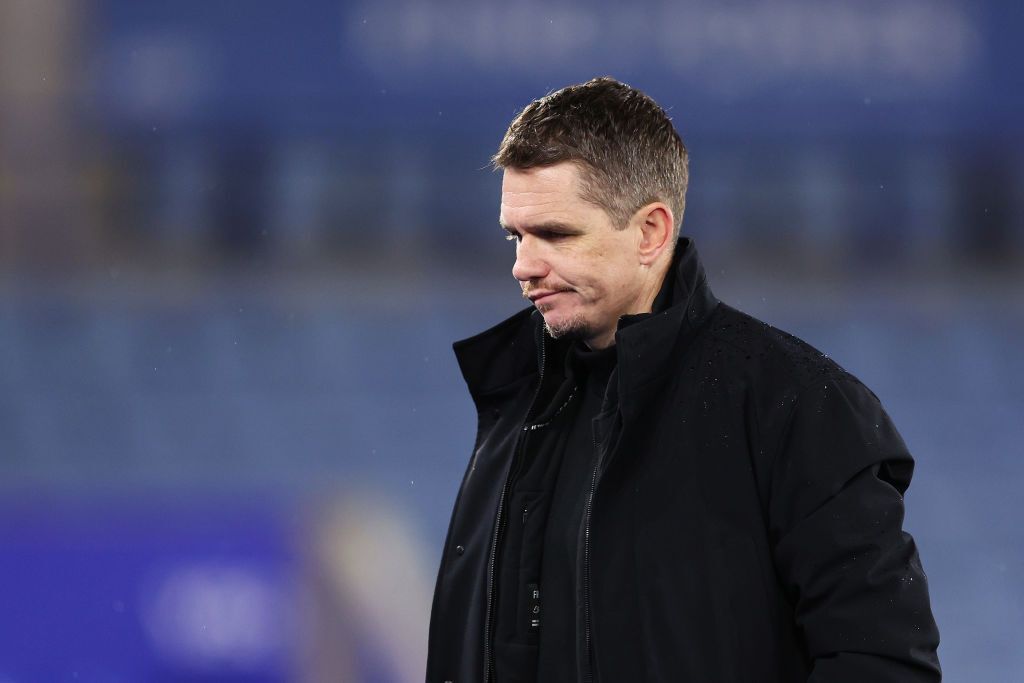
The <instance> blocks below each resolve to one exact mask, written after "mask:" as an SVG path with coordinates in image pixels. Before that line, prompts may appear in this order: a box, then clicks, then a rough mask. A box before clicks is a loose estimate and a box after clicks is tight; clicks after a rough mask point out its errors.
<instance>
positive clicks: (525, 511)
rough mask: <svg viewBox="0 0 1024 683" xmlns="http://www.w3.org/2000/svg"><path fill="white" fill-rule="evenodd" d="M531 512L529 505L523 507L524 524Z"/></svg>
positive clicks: (524, 524)
mask: <svg viewBox="0 0 1024 683" xmlns="http://www.w3.org/2000/svg"><path fill="white" fill-rule="evenodd" d="M529 514H530V508H529V507H523V526H526V517H527V515H529Z"/></svg>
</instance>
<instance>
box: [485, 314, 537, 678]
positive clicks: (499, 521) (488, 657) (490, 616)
mask: <svg viewBox="0 0 1024 683" xmlns="http://www.w3.org/2000/svg"><path fill="white" fill-rule="evenodd" d="M545 352H546V349H545V344H544V335H543V334H541V338H540V375H539V377H538V378H537V389H536V391H534V393H533V399H532V400H531V401H530V408H529V412H528V413H527V415H529V414H530V413H532V412H533V407H534V404H535V403H536V402H537V397H538V396H540V390H541V387H543V386H544V365H545V361H546V360H547V359H546V358H545V355H546V353H545ZM529 430H530V425H523V429H522V433H520V435H519V438H518V439H517V440H516V451H515V455H514V456H513V458H512V466H511V467H510V468H509V474H508V477H506V478H505V485H504V486H503V487H502V489H501V496H500V497H499V498H498V512H497V514H496V515H495V519H494V536H493V537H492V538H491V553H490V558H489V559H488V561H487V610H486V612H485V616H484V683H492V681H493V680H494V651H493V643H492V640H493V639H494V623H493V622H494V584H495V582H496V581H497V577H495V575H494V570H495V563H496V562H497V554H498V543H499V541H500V540H501V532H502V526H503V524H504V522H505V520H504V517H505V514H504V512H505V498H506V497H508V492H509V489H510V488H511V487H512V480H513V479H514V478H515V475H516V469H517V467H518V464H519V460H520V454H521V453H522V446H523V438H524V437H523V434H524V433H525V432H527V431H529Z"/></svg>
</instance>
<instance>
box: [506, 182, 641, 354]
mask: <svg viewBox="0 0 1024 683" xmlns="http://www.w3.org/2000/svg"><path fill="white" fill-rule="evenodd" d="M500 221H501V225H502V227H503V228H504V229H505V230H506V231H507V232H508V234H509V235H508V236H509V239H511V240H513V241H514V242H515V245H516V261H515V265H514V266H513V267H512V275H513V276H514V277H515V278H516V280H518V281H519V284H520V287H521V288H522V290H523V296H524V297H526V298H529V299H530V300H531V301H532V302H533V304H534V305H535V306H536V307H537V309H538V310H539V311H540V312H541V313H542V314H543V315H544V322H545V324H546V326H547V328H548V332H549V333H550V334H551V336H553V337H561V336H571V337H575V338H580V339H583V340H584V341H585V342H587V344H588V345H589V346H590V347H591V348H604V347H607V346H608V345H610V344H611V343H613V342H614V337H615V329H616V327H617V325H618V319H619V317H620V316H622V315H625V314H627V313H634V312H640V311H641V310H643V307H644V305H645V304H646V305H649V302H644V301H643V298H644V297H643V294H644V291H643V290H644V284H645V274H644V270H645V269H644V267H643V266H642V265H641V261H640V259H639V257H638V249H639V245H640V242H641V239H642V233H641V231H640V229H639V228H638V227H636V226H634V225H633V224H632V223H631V224H630V225H629V226H627V227H626V228H625V229H622V230H617V229H616V227H615V226H614V225H613V224H612V221H611V219H610V218H609V217H608V214H607V213H605V211H604V209H602V208H600V207H598V206H596V205H594V204H592V203H590V202H587V201H585V200H583V199H582V198H581V197H580V194H579V169H578V167H577V166H576V165H575V164H573V163H571V162H563V163H560V164H556V165H554V166H545V167H539V168H532V169H527V170H517V169H511V168H509V169H506V170H505V175H504V180H503V181H502V187H501V218H500Z"/></svg>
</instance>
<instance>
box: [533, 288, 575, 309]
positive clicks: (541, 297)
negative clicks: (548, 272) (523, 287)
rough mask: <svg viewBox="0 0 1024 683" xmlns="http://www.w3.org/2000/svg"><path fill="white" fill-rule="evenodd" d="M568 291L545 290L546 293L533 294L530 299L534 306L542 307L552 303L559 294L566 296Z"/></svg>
mask: <svg viewBox="0 0 1024 683" xmlns="http://www.w3.org/2000/svg"><path fill="white" fill-rule="evenodd" d="M566 291H568V290H565V289H554V290H545V291H541V292H531V293H530V297H529V298H530V301H532V302H533V305H534V306H542V305H543V304H545V303H547V302H549V301H551V299H552V298H553V297H555V296H557V295H558V294H564V293H565V292H566Z"/></svg>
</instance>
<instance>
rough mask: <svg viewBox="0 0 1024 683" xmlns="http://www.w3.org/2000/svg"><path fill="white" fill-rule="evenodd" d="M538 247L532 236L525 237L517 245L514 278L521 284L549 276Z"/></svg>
mask: <svg viewBox="0 0 1024 683" xmlns="http://www.w3.org/2000/svg"><path fill="white" fill-rule="evenodd" d="M539 246H540V245H538V244H537V243H536V242H535V241H534V238H533V236H532V235H524V236H523V237H522V238H521V239H520V241H519V243H518V244H516V262H515V263H514V264H512V277H514V278H515V279H517V280H519V281H520V282H529V281H531V280H539V279H541V278H543V277H544V276H545V275H547V274H548V266H547V264H546V263H545V262H544V259H543V258H541V256H540V254H538V253H537V249H538V247H539Z"/></svg>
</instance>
